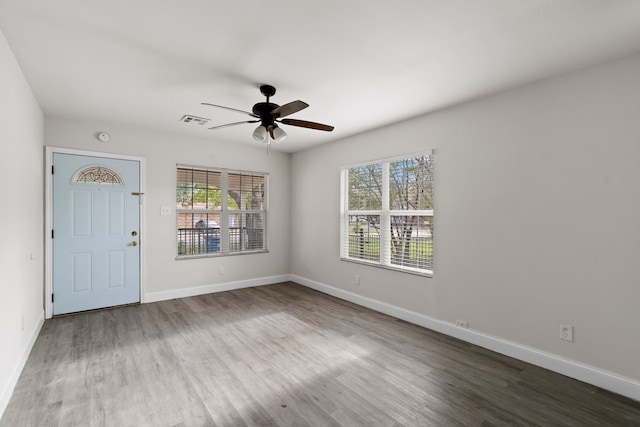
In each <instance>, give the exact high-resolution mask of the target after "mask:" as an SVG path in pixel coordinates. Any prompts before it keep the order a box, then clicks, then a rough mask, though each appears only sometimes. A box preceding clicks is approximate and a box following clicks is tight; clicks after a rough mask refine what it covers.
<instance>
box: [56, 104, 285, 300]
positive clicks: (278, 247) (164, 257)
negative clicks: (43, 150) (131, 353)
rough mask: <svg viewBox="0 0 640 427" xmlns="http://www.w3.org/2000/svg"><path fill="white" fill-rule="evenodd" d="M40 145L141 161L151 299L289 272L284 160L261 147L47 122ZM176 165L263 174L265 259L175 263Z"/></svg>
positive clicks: (104, 125)
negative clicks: (104, 138) (101, 138)
mask: <svg viewBox="0 0 640 427" xmlns="http://www.w3.org/2000/svg"><path fill="white" fill-rule="evenodd" d="M185 126H187V125H185ZM98 132H107V133H109V134H110V136H111V140H110V142H109V143H106V144H104V143H100V142H98V140H97V138H96V134H97V133H98ZM247 135H248V136H249V137H250V135H249V134H247ZM45 144H46V145H48V146H54V147H64V148H73V149H80V150H90V151H99V152H105V153H116V154H125V155H133V156H140V157H144V158H145V164H146V174H145V181H146V188H145V193H146V195H145V196H144V214H143V215H144V222H145V232H144V235H141V244H142V245H144V248H145V255H144V259H143V268H144V269H145V272H146V284H145V285H146V292H147V294H148V297H149V299H151V300H155V299H162V298H166V297H168V296H183V295H188V294H190V293H192V292H191V290H193V289H194V288H198V287H202V286H209V288H208V289H212V285H213V286H215V285H217V284H225V283H229V282H239V281H255V280H256V279H261V278H268V277H273V276H278V275H287V274H288V273H289V271H290V267H289V212H290V211H289V205H290V202H289V193H290V189H289V180H290V175H289V174H290V167H289V166H290V155H289V154H285V153H277V152H273V151H272V152H270V154H269V155H268V156H267V153H266V150H265V149H264V148H262V147H257V148H253V147H247V146H238V145H232V144H228V143H220V142H216V140H215V136H214V134H213V133H210V134H209V135H208V137H207V138H201V139H198V138H191V137H186V136H182V135H175V134H170V133H166V132H159V131H154V130H146V129H142V128H139V127H128V126H124V125H115V124H110V123H100V122H94V121H84V120H83V121H80V120H69V119H59V118H53V117H49V116H47V118H46V119H45ZM176 163H181V164H188V165H197V166H212V167H222V168H229V169H241V170H248V171H258V172H268V173H269V174H270V180H269V184H270V190H269V202H270V204H269V217H268V225H267V232H268V247H269V253H261V254H254V255H242V256H228V257H215V258H201V259H191V260H180V261H176V260H175V257H176V229H175V227H176V217H175V203H176V202H175V200H176V187H175V185H176ZM161 206H171V207H172V214H171V215H170V216H160V207H161ZM219 266H223V267H224V275H219V274H218V267H219ZM248 266H249V267H248Z"/></svg>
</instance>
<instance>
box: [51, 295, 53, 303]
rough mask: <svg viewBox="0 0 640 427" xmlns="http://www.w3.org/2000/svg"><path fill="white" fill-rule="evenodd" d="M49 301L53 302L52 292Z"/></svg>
mask: <svg viewBox="0 0 640 427" xmlns="http://www.w3.org/2000/svg"><path fill="white" fill-rule="evenodd" d="M51 302H53V294H51Z"/></svg>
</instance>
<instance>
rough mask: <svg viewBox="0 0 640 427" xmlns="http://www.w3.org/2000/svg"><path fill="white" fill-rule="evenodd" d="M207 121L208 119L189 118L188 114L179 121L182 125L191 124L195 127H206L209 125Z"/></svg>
mask: <svg viewBox="0 0 640 427" xmlns="http://www.w3.org/2000/svg"><path fill="white" fill-rule="evenodd" d="M209 120H210V119H205V118H204V117H197V116H190V115H189V114H186V115H185V116H183V117H182V118H181V119H180V121H181V122H183V123H193V124H196V125H206V124H207V123H209Z"/></svg>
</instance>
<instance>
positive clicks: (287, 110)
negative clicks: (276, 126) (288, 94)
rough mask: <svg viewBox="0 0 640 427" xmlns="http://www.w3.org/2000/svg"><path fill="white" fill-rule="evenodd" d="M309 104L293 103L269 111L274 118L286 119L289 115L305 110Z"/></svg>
mask: <svg viewBox="0 0 640 427" xmlns="http://www.w3.org/2000/svg"><path fill="white" fill-rule="evenodd" d="M308 106H309V104H307V103H306V102H302V101H293V102H290V103H288V104H284V105H281V106H279V107H278V108H275V109H274V110H271V116H272V117H275V118H279V117H287V116H288V115H290V114H293V113H297V112H298V111H300V110H304V109H305V108H307V107H308Z"/></svg>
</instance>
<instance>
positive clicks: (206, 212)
mask: <svg viewBox="0 0 640 427" xmlns="http://www.w3.org/2000/svg"><path fill="white" fill-rule="evenodd" d="M176 176H177V185H176V212H177V218H178V219H177V245H178V247H177V255H178V258H184V257H193V256H197V257H202V256H216V255H230V254H240V253H246V252H251V253H254V252H262V251H266V250H267V247H266V222H267V206H266V200H267V197H266V195H267V178H268V175H267V174H265V173H259V172H243V171H229V170H225V169H212V168H200V167H191V166H178V167H177V173H176Z"/></svg>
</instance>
